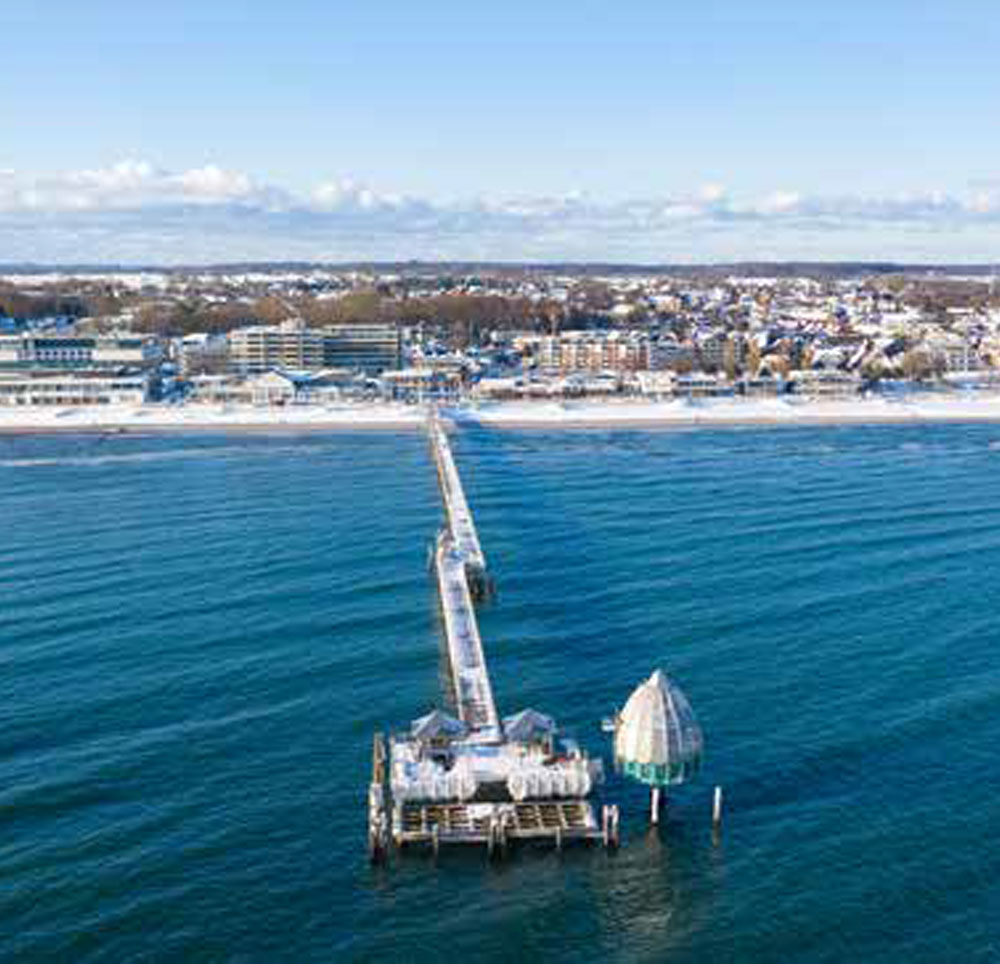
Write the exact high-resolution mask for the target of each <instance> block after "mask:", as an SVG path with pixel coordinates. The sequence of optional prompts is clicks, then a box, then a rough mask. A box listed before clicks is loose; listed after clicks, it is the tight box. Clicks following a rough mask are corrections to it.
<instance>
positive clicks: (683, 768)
mask: <svg viewBox="0 0 1000 964" xmlns="http://www.w3.org/2000/svg"><path fill="white" fill-rule="evenodd" d="M703 745H704V740H703V737H702V732H701V727H700V726H699V725H698V721H697V720H696V719H695V715H694V712H693V711H692V709H691V704H690V703H688V701H687V697H686V696H685V695H684V694H683V693H682V692H681V689H680V687H679V686H678V685H677V684H676V683H674V682H673V680H671V679H670V678H669V677H668V676H667V674H666V673H664V672H663V671H662V670H659V669H658V670H656V671H655V672H654V673H653V675H652V676H650V677H649V679H647V680H645V681H644V682H642V683H640V684H639V685H638V686H637V687H636V688H635V690H634V691H633V693H632V695H631V696H630V697H629V698H628V702H627V703H626V704H625V708H624V709H623V710H622V711H621V713H620V714H619V716H618V717H617V719H616V721H615V760H616V762H617V763H618V765H619V766H620V767H621V769H622V770H623V771H624V772H625V773H626V774H628V776H630V777H632V778H633V779H635V780H638V781H640V782H641V783H645V784H647V785H648V786H649V787H650V822H651V823H654V824H655V823H658V822H659V817H660V797H661V791H662V790H663V789H664V788H665V787H668V786H673V785H677V784H680V783H685V782H686V781H687V780H689V779H690V778H691V777H693V776H694V775H695V774H696V773H697V772H698V768H699V766H700V764H701V756H702V748H703Z"/></svg>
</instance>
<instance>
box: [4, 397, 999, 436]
mask: <svg viewBox="0 0 1000 964" xmlns="http://www.w3.org/2000/svg"><path fill="white" fill-rule="evenodd" d="M441 414H442V416H443V417H444V418H446V419H448V420H450V421H452V422H454V423H455V424H457V425H484V426H496V427H504V426H510V427H515V426H516V427H532V426H537V427H555V426H562V427H573V426H577V427H586V426H611V425H628V426H643V427H649V428H654V427H670V426H674V427H691V426H704V425H707V426H710V425H803V424H806V425H808V424H824V423H830V424H863V423H879V422H921V421H923V422H948V421H955V422H977V421H987V422H990V421H997V422H1000V394H992V393H991V394H975V395H972V394H951V395H926V396H913V395H911V396H906V397H900V398H898V399H897V398H886V397H876V398H863V399H862V398H859V399H835V400H822V401H820V400H810V399H802V398H797V399H792V398H767V399H728V398H726V399H673V400H670V401H644V400H639V399H622V400H600V401H539V402H513V401H512V402H491V403H480V404H467V405H461V406H453V407H447V406H446V407H443V408H442V409H441ZM426 415H427V409H426V407H422V406H417V405H402V404H389V403H378V402H372V403H356V404H343V405H330V406H319V405H315V406H311V405H293V406H275V407H266V406H252V405H245V406H236V405H232V406H219V405H205V404H194V403H192V404H187V405H157V404H145V405H102V406H76V407H54V406H53V407H47V406H39V407H23V408H22V407H17V408H14V407H11V408H2V409H0V433H31V432H46V433H47V432H91V431H97V432H114V431H126V432H134V431H199V430H224V431H252V430H260V431H282V430H290V431H308V430H317V431H320V430H334V429H359V430H361V429H395V430H399V429H417V428H420V427H422V426H423V424H424V421H425V419H426Z"/></svg>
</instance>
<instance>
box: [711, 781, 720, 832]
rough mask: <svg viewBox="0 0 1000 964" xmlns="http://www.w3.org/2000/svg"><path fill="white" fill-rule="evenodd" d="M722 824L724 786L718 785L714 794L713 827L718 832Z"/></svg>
mask: <svg viewBox="0 0 1000 964" xmlns="http://www.w3.org/2000/svg"><path fill="white" fill-rule="evenodd" d="M721 826H722V787H716V788H715V793H714V794H713V795H712V829H713V830H715V831H716V832H718V831H719V828H720V827H721Z"/></svg>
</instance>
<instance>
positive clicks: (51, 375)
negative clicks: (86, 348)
mask: <svg viewBox="0 0 1000 964" xmlns="http://www.w3.org/2000/svg"><path fill="white" fill-rule="evenodd" d="M152 384H153V383H152V379H151V378H150V376H149V375H148V374H145V373H133V374H105V373H102V372H51V371H50V372H34V373H29V372H0V406H18V405H61V406H68V405H140V404H142V403H143V402H144V401H146V400H147V399H149V397H150V394H151V388H152Z"/></svg>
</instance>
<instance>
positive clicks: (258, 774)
mask: <svg viewBox="0 0 1000 964" xmlns="http://www.w3.org/2000/svg"><path fill="white" fill-rule="evenodd" d="M455 449H456V454H457V457H458V461H459V465H460V468H461V470H462V472H463V475H464V477H465V479H466V483H467V489H468V494H469V497H470V500H471V502H472V505H473V508H474V510H475V512H476V515H477V519H478V522H479V526H480V533H481V536H482V538H483V541H484V547H485V549H486V552H487V555H488V557H489V559H490V562H491V566H492V570H493V574H494V575H495V577H496V579H497V582H498V585H499V589H500V593H499V598H498V599H497V600H496V602H494V603H493V604H492V605H490V606H489V607H488V608H486V609H485V610H484V611H483V613H482V629H483V634H484V639H485V643H486V647H487V656H488V659H489V661H490V665H491V670H492V675H493V680H494V688H495V690H496V694H497V698H498V701H499V703H500V707H501V710H502V711H505V712H512V711H515V710H517V709H519V708H521V707H524V706H534V707H537V708H539V709H541V710H543V711H546V712H549V713H552V714H553V715H555V716H556V717H557V718H558V719H559V720H560V722H561V723H562V724H563V726H564V728H565V729H568V730H569V731H571V732H573V733H574V734H575V735H576V736H577V737H578V738H579V739H581V741H582V742H584V743H585V744H586V745H587V746H588V748H589V749H590V750H591V751H593V752H601V751H603V752H604V753H605V754H607V752H608V749H609V748H608V745H607V742H606V740H607V738H606V736H605V735H604V734H602V733H601V732H600V727H599V721H600V719H601V717H602V716H604V715H607V714H608V713H609V712H610V711H611V710H612V709H613V708H614V707H615V706H616V705H618V706H620V705H621V703H622V702H623V701H624V699H625V698H626V697H627V695H628V693H629V692H630V690H631V689H632V687H633V686H634V685H635V684H636V683H637V682H639V680H640V679H641V678H643V677H644V676H645V675H647V674H648V673H649V671H650V670H651V669H652V668H653V667H655V666H662V667H664V668H666V669H667V670H668V671H669V672H671V673H672V674H673V675H674V676H675V677H676V678H677V679H678V680H679V681H680V683H681V684H682V686H683V687H684V689H685V691H686V692H687V693H688V695H689V697H690V699H691V701H692V703H693V705H694V708H695V710H696V712H697V713H698V715H699V717H700V719H701V722H702V724H703V726H704V729H705V731H706V736H707V741H708V757H707V760H706V765H705V768H704V770H703V773H702V776H701V779H700V781H699V782H698V783H697V784H694V785H691V786H688V787H684V788H682V789H680V790H678V791H677V792H676V793H675V794H674V795H673V797H672V799H671V802H670V807H669V819H668V821H667V822H666V824H665V825H663V826H662V827H661V829H660V831H659V832H658V833H657V832H650V831H649V830H648V828H647V826H646V820H645V807H646V796H645V793H644V791H643V788H641V787H638V786H635V785H631V784H627V783H622V782H620V781H619V780H618V779H617V778H614V777H613V775H612V778H611V780H610V782H609V785H608V786H607V787H606V793H607V795H608V796H609V797H610V798H612V799H615V800H617V801H619V802H620V803H621V804H622V807H623V811H624V828H623V829H624V837H625V839H624V846H623V848H622V850H621V851H620V852H619V853H617V854H614V855H608V854H606V853H604V852H603V851H602V850H600V849H597V848H595V849H584V850H570V851H566V852H564V853H563V854H561V855H560V854H556V853H552V852H547V851H522V852H517V853H515V854H514V856H513V857H512V858H511V859H509V860H507V861H506V862H504V863H499V864H489V863H487V861H486V858H485V855H484V854H482V853H479V852H465V853H452V854H445V855H442V857H441V858H440V859H439V860H438V861H437V862H436V863H435V862H433V861H432V860H430V859H425V858H423V857H407V858H405V859H402V860H398V861H396V862H395V863H394V864H393V865H392V866H391V867H390V868H388V869H382V868H372V867H370V866H369V865H368V862H367V859H366V854H365V794H366V780H367V778H368V773H369V766H370V740H371V735H372V732H373V731H374V730H376V729H379V728H387V727H390V726H397V727H398V726H404V725H406V723H407V721H409V720H410V719H412V718H413V717H415V716H417V715H418V714H420V713H423V712H425V711H426V710H427V709H428V708H429V707H430V706H431V705H433V704H435V703H440V702H441V698H442V697H441V691H442V681H441V651H440V645H439V638H440V633H439V626H438V615H437V608H436V606H437V604H436V599H435V595H434V586H433V583H432V582H431V580H430V578H429V576H428V573H427V568H426V551H427V545H428V543H429V541H430V539H431V538H432V537H433V535H434V533H435V530H436V527H437V525H438V523H439V519H440V507H439V502H438V497H437V492H436V489H435V479H434V472H433V469H432V466H431V464H430V460H429V456H428V452H427V448H426V443H425V441H424V440H423V439H422V438H421V437H420V436H419V435H417V434H406V433H402V434H380V433H368V434H363V433H339V434H329V435H322V434H311V435H302V436H295V435H271V436H267V435H230V436H205V435H201V436H197V435H196V436H161V437H157V436H150V437H138V436H120V437H112V438H104V439H102V438H98V437H93V436H90V437H87V436H81V437H39V438H29V437H17V438H0V960H3V961H4V962H7V961H49V960H52V961H74V962H75V961H107V962H121V961H263V960H268V961H270V960H288V961H381V960H394V961H399V962H403V961H407V962H408V961H437V960H448V961H476V962H479V961H489V962H492V961H536V960H537V961H573V962H577V961H584V962H587V961H594V962H597V961H601V962H604V961H623V962H624V961H629V962H630V961H670V962H675V961H676V962H689V961H699V962H703V961H755V962H756V961H806V962H834V961H838V962H839V961H865V962H880V961H899V960H906V961H907V962H908V964H916V962H924V961H927V962H937V961H962V962H966V961H972V962H978V961H996V960H1000V886H998V884H997V882H996V881H997V879H998V877H1000V848H998V847H997V846H996V841H995V839H994V836H995V832H996V829H997V827H998V826H1000V759H998V757H1000V656H998V644H1000V617H998V615H997V604H998V602H1000V591H998V586H997V582H998V579H1000V499H998V492H1000V487H998V482H997V479H998V475H1000V427H994V426H984V425H978V426H962V425H941V426H934V425H919V426H918V425H914V426H870V427H823V428H809V429H792V428H784V429H724V430H722V429H720V430H696V431H663V432H651V431H631V430H614V431H610V430H579V431H561V432H557V431H543V430H533V431H498V430H485V429H482V430H473V429H465V430H463V431H461V432H460V433H459V434H457V435H456V437H455ZM716 783H718V784H722V785H723V786H724V787H725V790H726V800H727V814H726V823H725V827H724V832H723V834H722V836H721V838H720V839H719V840H718V841H717V842H716V841H713V838H712V833H711V828H710V820H709V815H710V805H711V804H710V800H711V788H712V786H713V785H714V784H716Z"/></svg>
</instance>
